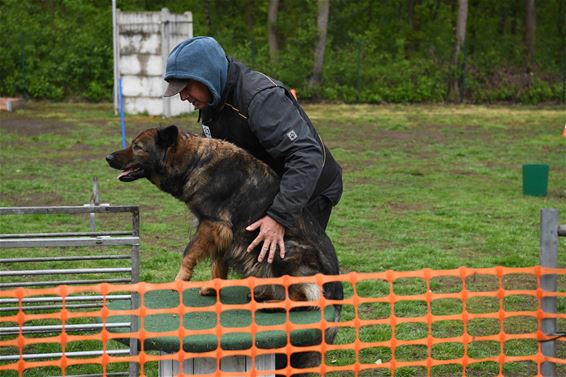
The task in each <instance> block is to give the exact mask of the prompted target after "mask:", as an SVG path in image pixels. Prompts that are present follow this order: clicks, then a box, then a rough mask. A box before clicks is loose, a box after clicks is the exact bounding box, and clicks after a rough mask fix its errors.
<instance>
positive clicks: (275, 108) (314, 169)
mask: <svg viewBox="0 0 566 377" xmlns="http://www.w3.org/2000/svg"><path fill="white" fill-rule="evenodd" d="M165 80H166V81H167V82H168V83H169V85H168V87H167V89H166V91H165V94H164V96H166V97H168V96H173V95H176V94H179V95H180V97H181V100H182V101H189V102H190V103H192V104H193V106H194V107H195V108H197V109H198V110H199V120H201V119H202V129H203V133H204V135H205V136H207V137H214V138H220V139H224V140H226V141H229V142H232V143H234V144H236V145H238V146H239V147H241V148H243V149H245V150H247V151H248V152H250V153H251V154H252V155H254V156H255V157H256V158H258V159H260V160H262V161H264V162H265V163H267V164H268V165H269V166H270V167H271V168H272V169H273V170H275V171H276V172H277V173H278V174H279V176H280V177H281V185H280V190H279V193H278V194H277V195H276V197H275V199H274V201H273V204H272V205H271V207H270V208H269V209H268V211H267V213H266V215H265V217H263V218H261V219H259V220H258V221H256V222H255V223H253V224H250V225H249V226H248V227H247V228H246V229H247V230H248V231H254V230H256V229H258V228H259V234H258V236H257V237H256V238H255V239H254V240H253V241H252V243H251V244H250V245H249V246H248V251H251V250H253V249H254V248H255V247H256V246H258V245H260V244H262V248H261V252H260V254H259V257H258V261H259V262H262V261H263V260H264V258H265V257H266V256H267V262H268V263H271V262H272V261H273V258H274V256H275V253H276V250H277V249H279V255H280V257H281V258H284V257H285V246H284V243H283V237H284V235H285V228H288V227H291V226H292V224H293V222H294V218H295V216H296V215H298V214H300V213H301V212H302V211H303V210H304V209H306V210H308V211H309V212H311V214H312V215H314V217H315V218H316V219H317V221H318V222H319V223H320V225H321V226H322V228H323V229H325V228H326V225H327V224H328V219H329V217H330V212H331V210H332V206H334V205H336V204H337V203H338V201H339V200H340V196H341V194H342V169H341V168H340V166H339V165H338V163H337V162H336V161H335V160H334V158H333V157H332V155H331V154H330V151H329V150H328V149H327V148H326V146H325V145H324V144H323V143H322V140H321V139H320V137H319V135H318V134H317V132H316V130H315V129H314V126H313V125H312V123H311V121H310V120H309V118H308V117H307V115H306V114H305V112H304V111H303V109H302V108H301V106H300V105H299V104H298V103H297V101H296V100H295V98H294V97H293V96H292V95H291V94H290V93H289V91H288V90H287V89H286V88H285V87H283V86H282V84H281V83H279V82H277V81H274V80H273V79H271V78H270V77H268V76H266V75H264V74H262V73H260V72H256V71H252V70H250V69H248V68H246V67H245V66H244V65H243V64H242V63H240V62H237V61H236V60H233V59H231V58H230V57H227V56H226V55H225V53H224V50H223V49H222V47H221V46H220V45H219V44H218V42H216V40H214V39H213V38H211V37H195V38H191V39H188V40H186V41H184V42H181V43H180V44H179V45H177V46H176V47H175V48H174V49H173V50H172V51H171V53H170V54H169V57H168V59H167V70H166V73H165Z"/></svg>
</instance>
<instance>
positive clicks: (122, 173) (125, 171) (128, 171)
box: [118, 169, 132, 179]
mask: <svg viewBox="0 0 566 377" xmlns="http://www.w3.org/2000/svg"><path fill="white" fill-rule="evenodd" d="M131 172H132V170H131V169H129V170H124V171H123V172H121V173H120V175H118V179H120V178H122V177H123V176H125V175H128V174H130V173H131Z"/></svg>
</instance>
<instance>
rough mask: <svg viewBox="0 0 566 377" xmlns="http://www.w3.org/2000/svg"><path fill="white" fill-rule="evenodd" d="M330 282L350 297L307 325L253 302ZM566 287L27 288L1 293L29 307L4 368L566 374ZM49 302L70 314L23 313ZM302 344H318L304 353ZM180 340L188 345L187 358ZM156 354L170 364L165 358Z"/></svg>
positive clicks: (442, 274) (433, 277) (537, 271)
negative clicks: (42, 328)
mask: <svg viewBox="0 0 566 377" xmlns="http://www.w3.org/2000/svg"><path fill="white" fill-rule="evenodd" d="M548 274H554V275H556V276H557V279H558V282H559V290H558V292H556V293H550V292H545V291H543V290H542V289H541V287H540V277H541V276H542V275H548ZM330 281H341V282H342V283H343V285H344V288H345V298H344V300H341V301H339V302H338V301H332V300H328V299H325V298H321V299H320V301H319V302H316V303H312V302H311V303H310V304H311V305H314V306H317V307H319V308H322V312H323V313H322V315H321V313H320V311H317V310H314V311H313V310H310V311H308V310H307V311H306V313H307V314H301V312H305V311H304V310H303V311H299V312H297V311H294V310H292V309H293V308H296V307H300V306H304V305H305V302H298V301H292V300H290V299H286V300H284V301H281V302H276V303H274V302H264V303H262V302H255V301H254V300H248V294H249V292H250V291H253V289H254V288H255V287H257V286H261V285H266V284H271V285H280V286H283V287H285V288H288V287H289V286H290V285H292V284H297V283H314V284H316V285H318V286H319V287H322V285H323V284H324V283H327V282H330ZM565 282H566V269H548V268H542V267H530V268H504V267H496V268H484V269H474V268H464V267H462V268H458V269H454V270H439V271H437V270H430V269H424V270H419V271H408V272H395V271H386V272H383V273H349V274H345V275H340V276H332V277H331V276H322V275H317V276H311V277H302V278H295V277H292V278H291V277H282V278H276V279H257V278H248V279H243V280H214V281H210V282H172V283H166V284H148V283H139V284H136V285H110V284H100V285H94V286H58V287H54V288H45V289H24V288H17V289H13V290H6V291H0V298H3V299H15V302H18V303H19V309H18V310H14V311H11V312H2V313H1V314H2V316H1V318H0V326H1V327H9V326H11V327H17V328H19V329H20V331H19V332H17V334H14V335H13V336H3V337H2V338H0V356H2V355H7V354H15V355H19V357H17V360H12V361H6V360H5V361H0V375H2V376H5V375H6V376H12V375H13V376H24V375H28V373H31V372H32V371H33V370H34V369H38V370H41V368H47V370H50V371H51V370H55V371H56V373H57V372H58V373H59V374H62V375H69V374H74V373H75V372H76V371H77V370H78V371H80V370H81V368H82V367H86V366H91V367H92V366H96V367H97V368H99V372H102V373H103V374H106V373H109V372H110V371H112V370H113V369H112V368H113V366H115V365H116V364H119V363H121V366H124V364H125V363H128V362H134V363H137V364H138V365H139V370H140V375H141V376H146V375H152V373H156V372H155V369H156V364H157V362H159V361H164V360H176V361H179V362H182V361H183V360H186V359H190V358H197V357H198V358H200V357H207V358H211V359H213V360H216V362H217V363H218V364H217V366H216V371H215V372H213V373H212V374H211V375H220V374H222V375H228V376H230V375H233V376H236V375H242V374H243V373H242V372H226V371H222V370H221V367H220V360H222V359H223V358H225V357H230V356H248V357H251V359H252V364H251V365H252V367H251V370H250V371H248V372H246V374H248V375H251V376H255V375H262V374H273V373H274V371H273V370H267V371H266V370H258V369H257V368H256V366H255V362H253V360H255V359H256V357H258V356H260V355H267V354H285V355H291V354H292V353H295V352H299V351H317V352H320V353H322V355H324V356H323V362H322V363H321V364H320V365H319V366H316V367H312V368H309V369H300V370H298V369H295V368H293V367H292V366H291V365H289V364H288V365H287V367H285V368H284V369H282V370H278V371H277V374H282V375H291V374H293V373H297V372H298V371H300V372H305V371H308V372H312V373H317V374H320V375H326V374H334V375H352V376H357V375H372V373H374V374H373V375H376V374H375V373H377V372H378V371H377V370H379V371H381V372H379V373H384V375H401V374H402V373H400V370H402V369H406V368H413V372H414V373H417V375H435V374H436V373H437V372H438V373H439V374H441V375H487V374H491V375H517V374H519V373H517V372H516V371H518V370H520V372H521V373H520V374H519V375H540V374H541V364H542V363H543V362H553V363H555V364H556V367H557V370H558V371H559V372H560V373H562V372H563V371H565V370H566V360H565V358H566V339H564V338H563V337H562V338H557V339H556V340H555V341H556V355H555V356H554V357H549V356H545V355H543V353H542V350H541V345H542V344H543V343H542V342H543V341H547V340H549V339H551V338H552V336H550V334H544V333H543V331H542V329H541V323H542V320H543V319H544V318H546V319H548V318H553V319H555V320H556V322H557V328H558V330H557V331H562V332H564V331H565V330H566V314H565V313H564V305H565V303H566V291H565V289H564V287H565V286H566V284H565ZM203 284H207V285H210V286H212V287H214V288H215V289H216V292H217V295H218V292H220V293H219V296H220V300H217V299H215V298H210V301H208V304H207V302H204V303H196V304H195V305H192V304H191V300H192V298H194V299H195V300H197V297H198V296H199V295H198V293H195V292H196V289H197V288H199V287H202V286H203ZM230 289H231V290H235V291H234V292H236V293H234V294H233V295H234V296H235V297H236V296H238V297H237V299H234V300H231V299H226V300H223V299H222V297H223V292H224V291H225V290H226V292H229V290H230ZM129 292H135V293H136V294H137V295H138V297H139V304H138V305H137V307H135V308H134V309H132V308H131V307H130V304H129V303H127V305H121V306H120V305H117V304H113V303H111V302H109V301H108V302H106V300H104V302H103V306H102V307H96V308H90V309H80V310H75V309H73V308H72V307H71V306H70V305H69V303H70V302H71V301H72V298H73V297H74V296H76V295H78V294H85V293H88V294H98V295H102V296H103V297H109V296H108V295H110V294H116V293H122V294H123V293H129ZM43 296H58V297H61V298H62V299H63V301H62V308H61V309H57V310H51V311H45V310H44V311H38V310H35V311H34V310H29V309H24V307H23V306H24V304H23V303H24V299H27V298H32V297H43ZM228 296H229V295H228ZM228 296H227V297H228ZM548 297H555V298H556V300H557V301H558V313H556V314H550V313H544V312H543V311H542V309H541V305H540V304H541V300H542V299H543V298H548ZM16 300H17V301H16ZM161 301H162V302H161ZM332 304H342V318H341V320H340V322H338V323H335V322H332V319H333V313H334V309H333V308H332ZM275 308H278V310H274V309H275ZM266 309H269V310H266ZM295 312H297V314H296V317H294V316H295ZM130 316H135V317H136V318H138V321H139V323H138V326H139V327H138V328H139V330H137V331H131V332H126V333H124V332H118V331H114V330H113V329H112V328H111V327H110V326H108V327H107V326H106V325H107V324H111V323H114V322H116V321H120V320H123V319H124V318H129V317H130ZM302 316H303V317H302ZM85 318H91V319H92V321H93V322H97V323H102V324H103V325H104V326H102V329H100V330H99V331H96V332H94V333H86V332H71V331H67V330H66V329H65V327H66V326H70V325H71V324H73V323H76V322H78V321H79V320H82V321H84V319H85ZM313 318H314V319H313ZM193 322H194V323H195V324H194V325H193ZM38 323H39V324H42V323H47V324H50V323H58V324H62V325H63V328H64V330H63V331H62V332H60V333H59V334H57V335H56V336H52V335H46V334H44V335H37V334H35V335H29V334H26V333H25V332H24V331H23V329H24V326H29V325H30V324H38ZM199 323H200V324H199ZM334 326H337V327H339V331H338V335H337V337H336V339H335V342H334V344H327V343H326V342H325V340H324V337H320V334H321V333H324V331H325V330H326V329H328V328H330V327H334ZM317 334H318V335H317ZM313 335H314V336H313ZM129 338H134V339H137V340H138V341H139V351H138V354H137V355H134V356H131V355H111V354H109V352H106V351H108V350H111V349H113V348H114V344H118V343H116V341H117V340H118V341H121V342H122V343H127V339H129ZM301 338H305V339H307V340H306V341H305V342H302V341H301ZM180 339H183V340H184V342H183V343H184V346H183V347H181V346H180V341H179V340H180ZM219 339H220V341H219ZM277 339H283V341H282V342H280V341H278V340H277ZM317 339H318V340H317ZM79 343H82V344H85V345H86V346H82V347H86V348H79V349H88V348H89V347H92V348H94V347H98V348H99V349H102V350H103V353H102V355H99V356H85V357H69V356H67V355H66V352H68V351H70V350H71V349H73V350H74V349H76V347H77V344H79ZM315 343H318V344H315ZM234 344H236V346H234ZM313 344H314V345H313ZM50 346H52V347H56V348H57V349H58V352H61V353H62V355H61V356H60V357H56V358H50V359H33V358H31V359H29V358H24V357H23V356H22V355H23V354H27V353H37V352H39V351H42V352H43V351H45V350H47V351H48V352H50V351H49V347H50ZM160 347H161V348H160ZM157 349H162V350H164V351H167V352H168V353H163V354H161V353H158V352H156V350H157ZM0 360H2V359H1V358H0ZM49 368H51V369H49ZM73 368H74V369H73ZM474 368H475V369H474ZM517 368H519V369H517ZM474 370H475V373H473V371H474ZM70 371H73V373H71V372H70ZM482 371H483V372H482ZM514 371H515V372H514ZM560 373H558V375H560ZM50 374H54V373H50ZM30 375H33V374H30ZM36 375H43V374H41V373H39V374H36ZM153 375H155V374H153ZM379 375H382V374H379Z"/></svg>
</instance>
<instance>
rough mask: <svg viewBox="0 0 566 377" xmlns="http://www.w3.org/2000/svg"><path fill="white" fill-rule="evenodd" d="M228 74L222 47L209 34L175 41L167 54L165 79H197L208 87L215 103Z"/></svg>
mask: <svg viewBox="0 0 566 377" xmlns="http://www.w3.org/2000/svg"><path fill="white" fill-rule="evenodd" d="M227 77H228V59H227V58H226V54H225V53H224V50H223V49H222V47H221V46H220V44H218V42H216V40H215V39H214V38H212V37H194V38H190V39H187V40H185V41H183V42H181V43H179V44H178V45H177V46H176V47H175V48H174V49H173V50H172V51H171V53H170V54H169V57H168V58H167V69H166V71H165V80H166V81H170V80H171V79H185V80H186V79H190V80H195V81H198V82H200V83H202V84H204V85H206V87H208V90H209V91H210V94H211V97H212V102H211V103H209V104H208V105H209V106H210V107H213V108H214V107H216V106H217V105H218V104H220V97H221V96H222V91H223V90H224V86H225V85H226V80H227Z"/></svg>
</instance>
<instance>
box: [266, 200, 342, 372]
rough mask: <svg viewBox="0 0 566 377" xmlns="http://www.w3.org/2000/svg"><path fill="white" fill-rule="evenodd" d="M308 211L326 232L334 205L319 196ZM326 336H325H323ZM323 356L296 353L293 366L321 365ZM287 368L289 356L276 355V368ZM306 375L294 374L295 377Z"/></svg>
mask: <svg viewBox="0 0 566 377" xmlns="http://www.w3.org/2000/svg"><path fill="white" fill-rule="evenodd" d="M306 209H307V211H309V212H310V214H311V215H312V216H313V217H314V218H315V219H316V221H317V222H318V223H319V224H320V226H321V227H322V229H324V230H326V226H327V225H328V220H329V219H330V214H331V212H332V203H331V202H330V200H329V199H328V198H326V197H324V196H319V197H316V198H314V199H313V200H311V201H310V202H309V203H308V204H307V206H306ZM323 336H324V335H323ZM320 363H321V355H320V353H318V352H295V353H293V354H292V355H291V366H292V367H294V368H311V367H316V366H318V365H320ZM286 366H287V355H285V354H279V353H278V354H276V355H275V368H276V369H283V368H285V367H286ZM303 375H304V374H294V376H295V377H300V376H303Z"/></svg>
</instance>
